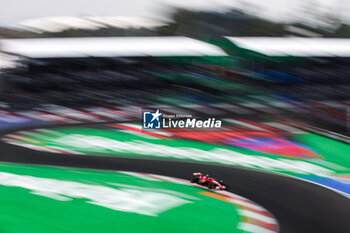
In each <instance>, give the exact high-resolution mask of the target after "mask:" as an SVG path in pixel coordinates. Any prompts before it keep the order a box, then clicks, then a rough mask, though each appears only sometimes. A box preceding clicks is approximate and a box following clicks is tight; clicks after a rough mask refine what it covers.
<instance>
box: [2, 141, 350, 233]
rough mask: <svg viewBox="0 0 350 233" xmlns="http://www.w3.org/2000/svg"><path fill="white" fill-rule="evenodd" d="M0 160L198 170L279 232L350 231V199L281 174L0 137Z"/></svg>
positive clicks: (182, 173) (183, 173)
mask: <svg viewBox="0 0 350 233" xmlns="http://www.w3.org/2000/svg"><path fill="white" fill-rule="evenodd" d="M0 160H1V161H6V162H15V163H30V164H47V165H57V166H70V167H80V168H95V169H109V170H125V171H137V172H148V173H154V174H160V175H167V176H173V177H179V178H185V179H188V178H189V177H190V175H191V173H192V172H194V171H202V172H206V173H209V174H211V175H212V176H214V177H218V178H222V179H224V181H225V183H227V185H228V186H229V187H230V191H232V192H233V193H236V194H238V195H241V196H243V197H246V198H248V199H251V200H253V201H255V202H257V203H259V204H260V205H262V206H263V207H265V208H266V209H267V210H269V211H270V212H271V213H272V214H273V215H274V216H275V217H276V218H277V220H278V222H279V225H280V232H281V233H323V232H325V233H350V199H348V198H346V197H344V196H342V195H340V194H338V193H336V192H333V191H331V190H328V189H326V188H323V187H321V186H318V185H315V184H312V183H308V182H304V181H301V180H297V179H293V178H290V177H286V176H280V175H276V174H271V173H265V172H259V171H254V170H248V169H242V168H232V167H225V166H217V165H208V164H197V163H188V162H170V161H162V160H150V159H147V160H145V159H130V158H115V157H102V156H87V155H66V154H54V153H45V152H40V151H33V150H30V149H26V148H22V147H18V146H14V145H9V144H6V143H3V142H0Z"/></svg>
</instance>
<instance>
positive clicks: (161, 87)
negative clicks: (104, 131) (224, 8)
mask: <svg viewBox="0 0 350 233" xmlns="http://www.w3.org/2000/svg"><path fill="white" fill-rule="evenodd" d="M176 14H177V15H181V17H177V18H176V17H175V16H176ZM175 16H174V22H172V23H164V22H154V21H147V22H148V23H147V24H146V23H143V24H140V22H141V21H140V20H130V19H129V20H126V19H125V18H124V19H121V18H118V17H109V18H98V17H97V18H96V17H95V18H94V17H87V18H84V19H79V18H74V20H71V22H74V24H72V23H71V24H70V25H68V26H67V25H65V26H63V24H62V22H66V21H65V20H64V18H57V17H56V18H51V19H45V22H46V23H45V24H43V23H42V22H43V21H42V20H41V21H39V22H41V23H38V21H35V20H33V21H26V22H22V23H20V24H18V25H21V27H19V26H18V25H17V28H16V27H12V28H11V29H6V30H5V29H3V30H1V34H2V35H3V37H16V36H13V35H14V34H16V35H18V33H19V34H21V36H20V37H51V36H52V35H54V36H56V37H57V38H46V39H43V38H41V39H39V38H36V39H3V40H1V41H0V51H1V52H2V57H3V59H2V60H3V62H2V63H1V65H2V72H1V88H2V89H1V96H0V100H1V103H2V104H1V108H2V110H3V111H5V112H8V113H9V112H11V113H16V114H19V115H24V116H27V117H32V118H36V119H40V120H49V119H52V120H54V121H60V122H62V121H64V119H65V117H64V116H63V115H64V114H67V113H68V112H74V111H76V112H75V114H73V115H72V114H71V115H70V117H68V118H70V120H72V119H71V118H75V117H76V116H78V115H79V114H82V115H88V116H90V118H89V117H88V118H87V117H84V116H82V115H79V117H80V118H81V119H85V120H86V119H96V120H95V121H102V120H120V119H126V118H127V120H131V119H132V120H135V119H137V118H139V116H140V114H139V112H140V111H139V110H140V109H142V108H161V109H163V111H169V112H183V113H186V112H190V113H192V114H194V115H196V114H197V115H198V114H199V115H205V114H209V115H211V116H213V115H214V116H217V117H227V116H230V117H232V116H235V115H237V116H244V117H253V118H265V119H266V118H268V119H270V120H271V119H274V120H284V121H286V120H293V121H298V122H303V123H307V124H311V125H313V126H316V127H317V126H322V127H323V128H328V129H331V130H333V131H337V132H341V133H343V134H349V133H348V127H347V122H348V121H349V119H348V117H347V108H348V107H349V105H350V94H349V93H350V92H349V85H348V83H349V81H348V80H349V76H350V69H349V63H350V58H349V57H350V51H349V47H350V46H349V44H350V42H349V40H348V39H325V38H304V39H302V38H296V37H284V36H291V35H292V36H293V35H294V36H301V35H300V33H301V34H304V35H303V36H307V35H311V34H312V35H314V36H315V35H318V36H319V37H320V36H322V37H336V36H337V35H344V36H343V37H346V36H347V35H348V34H347V33H345V32H346V30H347V29H346V28H348V25H340V26H339V27H338V29H337V30H334V31H333V34H332V35H331V34H330V31H329V30H328V31H327V33H328V34H327V33H323V32H322V30H321V29H318V30H314V29H312V30H311V29H310V28H309V27H307V26H305V25H304V26H300V25H297V24H294V25H282V24H279V23H273V22H270V21H266V20H262V19H259V18H255V17H252V16H249V15H246V14H243V13H241V12H237V11H231V12H228V13H220V14H219V13H215V14H214V13H210V12H208V13H206V12H199V13H193V12H188V11H181V10H178V11H177V12H176V13H175ZM213 17H214V18H215V19H216V20H215V21H216V22H223V24H222V27H221V26H218V27H215V28H213V27H210V25H213V24H210V23H207V24H206V23H205V22H209V21H208V20H209V19H210V18H213ZM184 19H187V22H188V24H187V25H186V24H185V23H184ZM196 19H197V21H196ZM62 20H63V21H62ZM123 20H124V21H123ZM83 21H84V22H85V23H84V22H83ZM122 21H123V22H124V24H123V23H121V22H122ZM48 22H49V23H48ZM87 22H89V23H87ZM144 22H145V21H144ZM198 22H201V23H202V24H203V25H202V24H201V26H198V25H197V26H198V27H196V26H195V25H196V23H198ZM232 22H236V23H241V24H242V25H250V26H251V27H249V28H250V29H251V30H250V29H249V28H245V27H240V28H238V27H233V28H232V27H229V26H228V25H227V24H229V25H231V24H232V25H233V23H232ZM42 25H46V26H48V28H49V29H51V31H50V30H47V29H46V28H45V27H43V26H42ZM53 25H54V26H53ZM81 25H84V27H82V26H81ZM121 25H124V26H123V27H122V26H121ZM175 25H176V26H175ZM220 25H221V24H220ZM257 25H262V26H261V27H260V28H259V27H258V26H257ZM88 26H89V27H88ZM215 26H217V24H216V25H215ZM145 28H147V30H146V31H147V32H146V31H144V30H145ZM175 28H176V29H175ZM190 28H192V30H189V29H190ZM194 28H198V30H197V29H194ZM220 28H225V30H221V31H220ZM243 28H245V29H244V30H243ZM268 28H270V29H271V30H268ZM296 28H299V29H302V30H295V29H296ZM344 28H345V29H344ZM53 29H55V30H53ZM119 29H122V30H123V33H121V34H120V33H119V34H118V33H116V31H118V30H119ZM260 29H263V31H264V33H261V31H259V30H260ZM292 29H293V30H292ZM101 30H107V31H108V32H110V33H101V34H100V32H101ZM140 30H141V31H140ZM228 30H230V31H228ZM249 30H250V31H249ZM344 30H345V32H344ZM205 31H206V32H211V33H213V35H214V34H215V36H213V35H211V34H210V33H209V34H208V33H207V34H205V33H204V32H205ZM14 32H18V33H14ZM78 32H80V33H78ZM87 32H88V34H89V35H96V36H101V35H105V36H106V35H107V36H116V35H117V36H123V37H88V38H59V37H62V36H63V37H65V36H66V35H68V36H74V37H75V36H77V35H79V36H78V37H84V35H86V33H87ZM119 32H121V31H120V30H119ZM149 32H152V33H149ZM6 33H7V34H6ZM225 33H226V34H225ZM341 33H343V34H341ZM5 34H6V35H5ZM182 34H184V35H188V36H192V37H197V38H200V40H198V39H190V38H189V37H179V36H174V35H182ZM305 34H307V35H305ZM9 35H12V36H9ZM128 35H133V36H134V35H138V36H139V37H125V36H128ZM140 35H147V36H148V37H140ZM155 35H171V36H168V37H156V36H155ZM204 35H206V37H204ZM232 36H236V37H232ZM237 36H260V37H237ZM261 36H275V37H274V38H271V37H270V38H269V37H261ZM276 36H280V37H279V38H277V37H276ZM204 38H205V39H204ZM67 108H68V109H67ZM73 110H74V111H73ZM107 112H110V113H111V114H107ZM78 113H79V114H78ZM59 114H61V115H60V117H57V115H59ZM77 114H78V115H77ZM96 114H97V115H96ZM99 114H102V115H103V117H102V118H101V115H99ZM118 114H119V116H116V115H118ZM128 114H129V115H131V116H129V118H128V117H126V115H128ZM92 116H93V117H92ZM79 117H78V118H79ZM106 117H107V119H106ZM125 117H126V118H125ZM81 119H80V120H81ZM74 120H77V119H74Z"/></svg>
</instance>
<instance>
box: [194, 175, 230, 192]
mask: <svg viewBox="0 0 350 233" xmlns="http://www.w3.org/2000/svg"><path fill="white" fill-rule="evenodd" d="M191 183H197V184H200V185H203V186H207V187H208V188H209V189H220V190H227V185H225V184H224V182H223V181H222V180H217V179H214V178H211V177H210V176H209V175H208V174H207V175H203V174H202V173H200V172H195V173H193V174H192V177H191Z"/></svg>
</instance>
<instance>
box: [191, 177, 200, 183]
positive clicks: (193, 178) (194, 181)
mask: <svg viewBox="0 0 350 233" xmlns="http://www.w3.org/2000/svg"><path fill="white" fill-rule="evenodd" d="M190 181H191V183H198V177H192V178H191V180H190Z"/></svg>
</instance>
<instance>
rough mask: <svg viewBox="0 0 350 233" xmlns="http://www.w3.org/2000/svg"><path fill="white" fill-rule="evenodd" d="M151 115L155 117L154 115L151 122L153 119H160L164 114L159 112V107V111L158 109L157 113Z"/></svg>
mask: <svg viewBox="0 0 350 233" xmlns="http://www.w3.org/2000/svg"><path fill="white" fill-rule="evenodd" d="M151 115H152V116H153V117H152V120H151V122H152V121H154V120H157V121H159V117H160V116H161V115H162V114H161V113H160V112H159V109H157V111H156V112H155V113H152V114H151Z"/></svg>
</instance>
